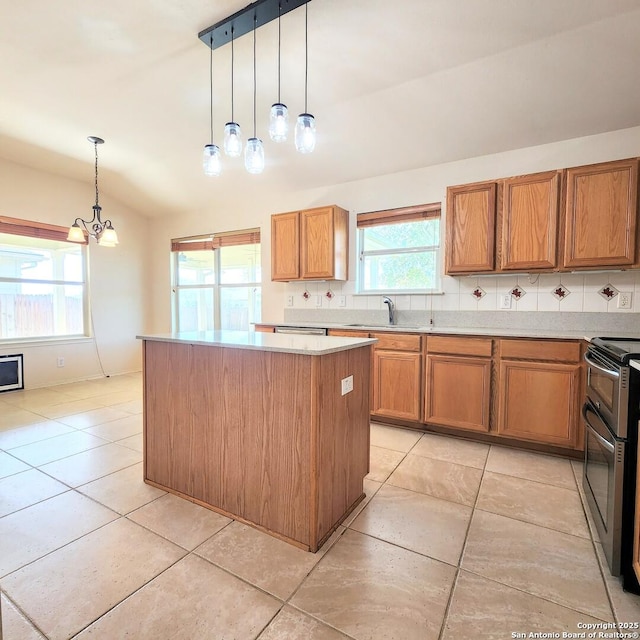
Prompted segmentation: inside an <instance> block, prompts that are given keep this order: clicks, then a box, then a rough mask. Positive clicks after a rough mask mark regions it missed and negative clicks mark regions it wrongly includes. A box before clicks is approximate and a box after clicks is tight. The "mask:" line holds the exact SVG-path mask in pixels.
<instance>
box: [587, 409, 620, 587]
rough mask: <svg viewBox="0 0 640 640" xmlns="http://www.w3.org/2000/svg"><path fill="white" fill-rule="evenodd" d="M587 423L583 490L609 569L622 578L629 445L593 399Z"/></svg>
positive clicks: (588, 410) (588, 411)
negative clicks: (605, 418) (626, 459)
mask: <svg viewBox="0 0 640 640" xmlns="http://www.w3.org/2000/svg"><path fill="white" fill-rule="evenodd" d="M582 415H583V416H584V421H585V427H586V429H585V456H584V481H583V485H584V491H585V496H586V498H587V502H588V504H589V509H590V511H591V514H592V516H593V520H594V521H595V524H596V527H597V529H598V533H599V534H600V541H601V542H602V547H603V549H604V553H605V556H606V557H607V562H608V563H609V568H610V569H611V573H612V574H613V575H614V576H619V575H620V559H621V551H622V498H623V493H622V488H623V479H624V463H625V449H626V446H627V443H626V442H625V441H624V440H620V439H618V438H616V437H615V435H614V434H613V432H612V431H611V429H609V427H608V426H607V424H606V423H605V421H604V420H603V418H602V417H601V416H600V414H599V413H598V411H597V409H596V408H595V406H594V405H593V403H592V402H591V401H590V400H587V402H586V403H585V405H584V406H583V407H582Z"/></svg>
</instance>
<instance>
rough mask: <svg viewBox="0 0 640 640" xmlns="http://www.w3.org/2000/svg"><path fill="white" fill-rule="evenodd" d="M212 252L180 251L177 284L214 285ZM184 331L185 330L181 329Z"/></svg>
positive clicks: (213, 258)
mask: <svg viewBox="0 0 640 640" xmlns="http://www.w3.org/2000/svg"><path fill="white" fill-rule="evenodd" d="M214 282H215V255H214V252H213V251H181V252H180V253H179V254H178V284H179V285H185V284H214ZM183 331H186V329H183Z"/></svg>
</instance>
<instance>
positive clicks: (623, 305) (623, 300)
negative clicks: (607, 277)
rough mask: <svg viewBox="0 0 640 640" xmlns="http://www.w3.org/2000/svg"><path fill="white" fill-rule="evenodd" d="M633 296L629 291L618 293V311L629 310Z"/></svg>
mask: <svg viewBox="0 0 640 640" xmlns="http://www.w3.org/2000/svg"><path fill="white" fill-rule="evenodd" d="M632 303H633V294H632V293H631V291H620V293H619V294H618V309H631V306H632Z"/></svg>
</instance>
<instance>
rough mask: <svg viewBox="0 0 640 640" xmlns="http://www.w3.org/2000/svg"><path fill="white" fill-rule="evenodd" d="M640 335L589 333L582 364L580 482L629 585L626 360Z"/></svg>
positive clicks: (630, 402)
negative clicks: (598, 335) (583, 397)
mask: <svg viewBox="0 0 640 640" xmlns="http://www.w3.org/2000/svg"><path fill="white" fill-rule="evenodd" d="M638 353H640V339H639V340H628V339H621V338H594V339H593V340H592V341H591V344H590V345H589V348H588V349H587V352H586V353H585V356H584V359H585V362H586V365H587V377H586V383H587V384H586V395H587V397H586V401H585V404H584V406H583V408H582V415H583V418H584V423H585V456H584V473H583V483H582V484H583V488H584V492H585V496H586V500H587V504H588V506H589V510H590V511H591V515H592V516H593V520H594V522H595V525H596V528H597V530H598V534H599V536H600V541H601V542H602V547H603V550H604V554H605V556H606V558H607V563H608V564H609V569H610V570H611V573H612V574H613V575H614V576H619V575H623V577H624V578H625V579H626V578H628V580H625V582H628V583H629V584H630V585H631V587H630V589H631V590H635V589H636V588H637V582H635V585H634V580H635V579H634V578H633V576H632V575H631V574H632V573H633V571H632V570H631V565H630V562H631V551H630V543H631V541H632V538H633V526H634V523H633V521H634V513H635V476H636V464H637V460H636V458H637V453H636V452H637V437H638V436H637V434H638V419H639V414H640V410H639V405H640V380H639V379H638V376H637V375H636V374H637V373H638V372H634V371H633V370H632V369H631V367H630V365H629V361H630V359H631V358H633V357H640V356H637V354H638Z"/></svg>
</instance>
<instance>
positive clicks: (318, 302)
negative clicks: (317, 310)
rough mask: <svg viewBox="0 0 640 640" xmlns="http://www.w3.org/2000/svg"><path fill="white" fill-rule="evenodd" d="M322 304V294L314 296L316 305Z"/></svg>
mask: <svg viewBox="0 0 640 640" xmlns="http://www.w3.org/2000/svg"><path fill="white" fill-rule="evenodd" d="M321 306H322V296H316V307H321Z"/></svg>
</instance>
